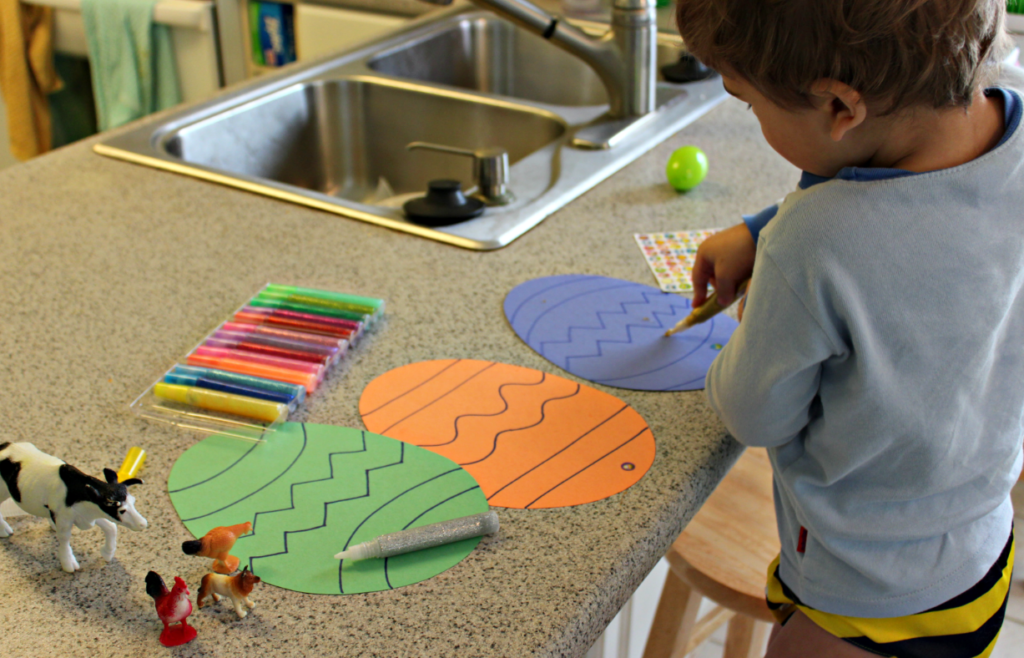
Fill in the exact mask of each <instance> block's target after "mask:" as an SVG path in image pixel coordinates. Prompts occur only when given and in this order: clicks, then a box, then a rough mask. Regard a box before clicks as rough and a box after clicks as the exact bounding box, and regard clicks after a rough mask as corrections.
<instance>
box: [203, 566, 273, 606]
mask: <svg viewBox="0 0 1024 658" xmlns="http://www.w3.org/2000/svg"><path fill="white" fill-rule="evenodd" d="M258 582H260V578H259V576H257V575H256V574H254V573H253V572H251V571H249V567H248V566H246V567H245V568H244V569H242V571H241V572H239V573H237V574H235V575H234V576H222V575H220V574H216V573H208V574H206V575H205V576H203V582H202V584H201V585H200V586H199V599H198V603H199V607H200V608H202V607H203V606H204V605H206V597H208V596H212V597H213V602H214V603H216V602H218V601H220V599H221V597H222V596H226V597H228V598H230V599H231V603H232V604H233V605H234V606H235V614H237V615H238V618H239V619H244V618H245V616H246V615H247V614H249V611H248V610H246V609H244V608H243V607H242V604H243V603H244V604H245V605H246V607H248V608H250V609H252V608H254V607H255V606H256V604H255V603H253V602H252V601H250V600H249V594H250V593H251V592H252V588H253V586H254V585H255V584H256V583H258Z"/></svg>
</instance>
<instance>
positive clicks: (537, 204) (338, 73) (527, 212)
mask: <svg viewBox="0 0 1024 658" xmlns="http://www.w3.org/2000/svg"><path fill="white" fill-rule="evenodd" d="M480 17H483V18H486V19H493V20H501V19H498V18H497V17H495V16H494V15H493V14H490V13H488V12H485V11H481V10H479V9H476V8H475V7H472V6H455V7H453V8H451V9H448V10H444V11H440V12H434V13H431V14H428V15H426V16H424V17H421V18H419V19H416V20H413V21H411V22H410V24H409V25H407V26H406V27H404V28H402V29H401V30H399V31H397V32H394V33H391V34H388V35H386V36H384V37H382V38H379V39H376V40H373V41H370V42H368V43H365V44H362V45H360V46H358V47H356V48H354V49H352V50H349V51H345V52H342V53H337V54H334V55H328V56H325V57H323V58H320V59H319V60H315V61H312V62H308V63H304V64H300V65H297V66H294V67H288V68H286V69H285V70H283V71H281V72H276V73H273V74H269V75H267V76H263V77H260V78H256V79H254V80H250V81H247V82H245V83H242V84H241V85H239V86H237V87H236V88H235V89H233V90H229V91H226V92H224V93H222V94H221V95H219V96H217V97H215V98H213V99H210V100H208V101H204V102H201V103H198V104H196V105H192V106H190V107H187V108H183V109H181V110H171V111H168V112H165V113H162V114H160V115H158V116H156V117H153V118H151V119H145V120H143V121H142V122H140V123H137V124H132V125H131V126H129V127H126V128H124V129H120V130H118V131H116V132H115V133H113V134H112V135H111V136H109V137H107V138H106V139H104V140H102V141H101V142H99V143H97V144H96V145H95V146H94V150H95V151H96V152H97V153H99V154H101V155H104V156H108V157H112V158H116V159H120V160H125V161H129V162H133V163H136V164H142V165H145V166H149V167H153V168H157V169H162V170H165V171H171V172H174V173H178V174H182V175H186V176H191V177H193V178H199V179H201V180H206V181H210V182H215V183H219V184H222V185H227V186H230V187H234V188H236V189H242V190H245V191H249V192H254V193H257V194H262V195H264V196H268V197H271V198H276V199H279V200H283V201H288V202H291V203H296V204H299V205H304V206H307V207H312V208H317V209H319V210H324V211H327V212H331V213H333V214H337V215H341V216H344V217H348V218H351V219H357V220H361V221H365V222H369V223H373V224H376V225H379V226H384V227H386V228H391V229H394V230H399V231H403V232H407V233H411V234H414V235H418V236H420V237H425V238H429V239H433V240H438V241H441V242H445V243H448V244H452V245H455V246H459V247H463V248H467V249H473V250H490V249H497V248H500V247H504V246H506V245H508V244H509V243H511V242H512V241H513V240H515V239H516V238H518V237H519V236H521V235H522V234H523V233H525V232H526V231H528V230H529V229H531V228H533V227H534V226H536V225H537V224H538V223H540V222H541V221H543V219H544V218H546V217H547V216H548V215H550V214H551V213H553V212H555V211H556V210H558V209H559V208H561V207H563V206H564V205H566V204H567V203H569V202H570V201H572V200H573V199H575V198H576V197H577V196H579V195H580V194H582V193H583V192H585V191H587V190H589V189H590V188H592V187H593V186H594V185H596V184H597V183H599V182H600V181H601V180H603V179H604V178H606V177H608V176H610V175H611V174H612V173H614V172H615V171H618V170H619V169H621V168H622V167H624V166H625V165H627V164H629V163H630V162H632V161H633V160H635V159H636V158H637V157H639V155H641V154H643V153H644V152H646V151H647V150H649V149H650V148H652V147H653V146H655V145H656V144H657V143H659V142H660V141H662V140H663V139H664V138H666V137H668V136H669V135H671V134H672V133H674V132H676V131H678V130H679V129H681V128H682V127H684V126H685V125H687V124H688V123H690V122H692V121H693V120H695V119H696V118H698V117H699V116H701V115H702V114H704V113H705V112H706V111H708V110H709V109H711V107H713V106H714V105H716V104H717V103H718V102H720V101H721V100H722V99H724V98H725V97H726V94H725V91H724V89H722V87H721V82H720V80H718V79H717V78H713V79H711V80H708V81H703V82H698V83H690V84H688V85H684V86H679V85H662V86H663V87H665V88H666V89H669V90H675V89H678V88H679V87H685V90H684V91H685V94H684V96H685V97H686V98H684V100H683V101H680V102H677V103H675V105H687V107H686V108H684V109H685V111H680V110H678V108H677V109H676V113H670V112H669V111H668V110H671V109H673V106H672V104H671V103H670V104H669V107H663V108H660V109H659V111H658V112H655V113H654V114H655V116H650V117H648V118H647V119H645V122H644V129H643V131H638V132H640V133H641V134H640V135H639V136H637V137H635V138H633V137H631V139H630V142H629V143H623V144H621V145H618V146H616V147H615V148H614V149H611V150H608V151H582V150H579V149H574V148H571V147H569V146H567V144H568V141H569V140H570V139H571V137H572V135H573V133H574V131H575V129H577V128H579V127H580V126H583V125H586V124H588V123H590V122H593V121H595V120H599V119H600V117H601V115H602V114H603V112H604V109H605V106H582V107H579V106H577V107H573V106H558V105H551V104H547V103H542V102H538V101H530V100H523V99H518V98H512V97H508V96H501V95H498V94H488V93H483V92H477V91H473V90H469V89H461V88H456V87H450V86H447V85H441V84H436V83H431V82H428V81H420V80H411V79H406V78H397V77H393V76H389V75H385V74H379V73H377V72H374V71H372V70H370V69H369V67H368V66H367V62H368V61H369V60H370V59H372V58H373V57H374V56H377V55H379V54H380V53H382V52H385V51H386V50H389V49H394V47H395V46H398V45H401V44H402V43H403V42H407V41H411V40H413V39H418V38H426V37H427V36H428V35H429V33H431V32H436V31H440V30H444V29H449V26H450V24H452V23H457V22H459V21H461V20H464V19H466V18H480ZM594 29H595V28H593V27H590V31H592V32H593V31H594ZM680 43H681V42H680ZM338 78H346V79H348V78H358V79H363V80H367V81H371V82H373V83H375V84H390V85H397V86H401V87H403V88H406V89H411V90H416V91H420V92H422V93H432V94H442V95H447V96H454V97H459V98H463V99H465V100H469V101H471V102H481V103H486V104H491V105H498V106H504V107H512V108H515V109H520V110H526V111H531V112H539V113H543V114H545V115H549V116H552V117H554V118H556V119H557V120H559V121H561V122H563V123H564V124H565V125H566V126H567V127H568V128H567V130H566V131H565V133H564V134H563V136H562V138H560V139H559V140H556V141H555V142H554V143H552V144H550V145H549V146H547V147H545V148H544V149H541V150H540V151H538V152H537V153H542V152H544V151H550V153H549V154H546V155H550V157H551V158H552V161H553V162H554V164H553V165H552V166H557V167H558V168H559V172H560V173H559V179H558V181H557V183H556V184H555V185H553V186H552V189H553V190H554V188H559V189H557V190H554V191H551V190H549V191H548V192H547V193H545V194H543V195H541V198H538V199H536V200H535V201H534V202H532V203H530V204H529V205H522V204H518V205H514V206H513V207H508V208H489V209H488V211H487V212H485V213H484V215H483V216H481V217H480V218H477V219H475V220H471V221H469V222H464V223H463V224H457V225H454V226H451V227H445V228H443V229H432V228H426V227H422V226H418V225H416V224H412V223H410V222H408V221H406V220H405V219H404V217H403V216H402V215H401V213H399V212H398V211H397V210H393V211H391V212H385V210H387V209H383V208H381V207H379V206H368V205H365V204H359V203H356V202H351V201H344V200H339V199H337V198H336V197H331V196H328V195H325V194H320V193H317V192H315V191H312V190H307V189H303V188H296V187H292V186H290V185H286V184H280V183H276V182H275V181H270V180H267V179H262V178H251V177H245V176H242V175H238V174H231V173H226V172H224V171H221V170H216V169H210V168H206V167H203V166H201V165H195V164H191V163H188V162H185V161H182V160H178V159H176V158H174V157H173V156H172V155H170V154H168V153H167V152H166V150H165V146H166V143H167V140H168V139H171V138H172V135H173V133H174V132H175V131H177V130H181V129H183V128H184V127H186V126H188V125H192V124H194V123H197V122H200V121H203V120H206V119H209V118H210V117H212V116H215V115H217V114H220V113H224V112H231V111H238V110H240V108H241V107H242V106H244V105H246V104H247V103H249V102H251V101H255V100H258V99H260V98H263V97H266V96H269V95H271V94H276V93H278V92H281V91H283V90H285V89H287V88H289V87H292V86H294V85H297V84H304V83H312V82H318V81H327V80H332V79H338ZM686 99H697V102H696V103H695V104H694V105H693V106H692V107H690V104H689V101H688V100H686ZM579 160H583V161H584V162H585V163H586V164H585V167H583V169H585V170H586V172H587V173H586V175H578V176H576V177H575V179H571V180H570V179H565V178H564V173H565V171H566V169H567V165H568V164H570V163H572V164H574V167H575V168H577V169H578V168H579V162H578V161H579ZM524 162H525V161H524ZM519 164H520V165H522V164H523V163H519ZM521 169H522V168H521ZM527 175H530V174H529V173H527ZM511 185H512V188H513V190H514V189H515V185H516V171H515V167H513V172H512V177H511ZM556 192H557V193H556ZM512 213H518V215H523V216H525V218H521V219H515V218H513V217H512Z"/></svg>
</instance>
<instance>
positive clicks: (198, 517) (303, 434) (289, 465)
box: [181, 425, 307, 523]
mask: <svg viewBox="0 0 1024 658" xmlns="http://www.w3.org/2000/svg"><path fill="white" fill-rule="evenodd" d="M306 443H307V441H306V428H305V425H303V428H302V448H301V449H300V450H299V454H297V455H295V459H293V460H292V463H291V464H288V468H286V469H284V470H283V471H281V472H280V473H278V474H277V475H276V476H274V479H273V480H271V481H270V482H267V483H266V484H264V485H263V486H262V487H260V488H259V489H257V490H256V491H253V492H251V493H248V494H246V495H244V496H242V497H241V498H239V499H238V500H236V501H234V502H232V503H228V504H227V505H225V506H224V507H221V508H220V509H217V510H214V511H212V512H207V513H206V514H201V515H200V516H193V517H192V518H190V519H182V520H181V522H182V523H188V522H189V521H198V520H199V519H205V518H206V517H208V516H213V515H214V514H218V513H220V512H223V511H224V510H226V509H228V508H229V507H232V506H234V505H237V504H238V503H240V502H242V501H243V500H245V499H246V498H251V497H252V496H255V495H256V494H258V493H259V492H261V491H263V490H264V489H266V488H267V487H269V486H270V485H272V484H274V483H275V482H277V481H278V480H280V479H281V476H283V475H284V474H285V473H287V472H288V471H290V470H291V468H292V466H295V464H296V462H298V461H299V458H300V457H302V454H303V453H304V452H305V451H306Z"/></svg>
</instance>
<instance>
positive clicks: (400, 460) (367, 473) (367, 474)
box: [249, 432, 429, 571]
mask: <svg viewBox="0 0 1024 658" xmlns="http://www.w3.org/2000/svg"><path fill="white" fill-rule="evenodd" d="M365 441H366V432H363V442H364V443H365ZM404 462H405V444H404V443H401V442H400V443H399V447H398V461H396V462H391V463H390V464H381V465H380V466H374V467H373V468H367V469H364V470H363V475H364V477H365V481H366V492H365V493H362V494H360V495H358V496H349V497H348V498H339V499H338V500H332V501H328V502H325V503H324V520H323V523H321V524H320V525H318V526H313V527H312V528H304V529H302V530H285V531H284V550H283V551H279V552H277V553H268V554H266V555H253V556H250V557H249V570H250V571H253V570H254V569H253V561H255V560H260V559H262V558H268V557H275V556H277V555H285V554H286V553H288V535H289V534H296V533H300V532H309V531H310V530H317V529H319V528H323V527H324V526H326V525H327V506H328V505H333V504H334V503H343V502H346V501H349V500H358V499H359V498H367V497H369V495H370V471H379V470H382V469H385V468H391V467H392V466H399V465H401V464H403V463H404ZM428 481H429V480H428ZM350 541H351V538H350ZM345 548H348V545H347V544H346V546H345Z"/></svg>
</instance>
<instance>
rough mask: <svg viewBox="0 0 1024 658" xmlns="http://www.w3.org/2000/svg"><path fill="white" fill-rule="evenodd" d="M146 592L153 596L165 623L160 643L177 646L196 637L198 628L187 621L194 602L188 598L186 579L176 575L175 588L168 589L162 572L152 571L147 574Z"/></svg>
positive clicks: (157, 609) (166, 645)
mask: <svg viewBox="0 0 1024 658" xmlns="http://www.w3.org/2000/svg"><path fill="white" fill-rule="evenodd" d="M146 594H149V595H150V596H152V597H153V601H154V603H156V614H157V615H158V616H159V617H160V621H162V622H163V623H164V630H163V632H162V633H160V644H162V645H164V646H165V647H176V646H178V645H180V644H185V643H187V642H191V641H192V640H194V639H196V629H194V628H192V627H191V626H189V625H188V622H187V621H185V619H186V618H187V617H188V616H189V615H190V614H192V602H191V601H189V599H188V596H189V591H188V585H186V584H185V581H184V580H182V579H181V578H178V577H177V576H175V577H174V589H172V590H168V589H167V585H165V584H164V579H163V578H161V577H160V574H158V573H157V572H155V571H150V572H149V573H147V574H146ZM179 622H180V623H179Z"/></svg>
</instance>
